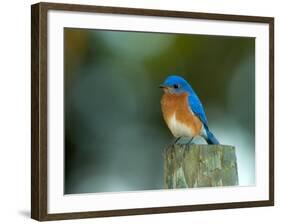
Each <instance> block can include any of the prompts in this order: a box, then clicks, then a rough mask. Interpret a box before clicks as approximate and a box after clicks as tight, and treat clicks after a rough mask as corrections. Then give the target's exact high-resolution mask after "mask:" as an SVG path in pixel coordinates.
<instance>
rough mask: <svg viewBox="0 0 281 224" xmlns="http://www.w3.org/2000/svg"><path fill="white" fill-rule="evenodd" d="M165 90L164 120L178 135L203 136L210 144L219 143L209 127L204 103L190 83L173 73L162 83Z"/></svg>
mask: <svg viewBox="0 0 281 224" xmlns="http://www.w3.org/2000/svg"><path fill="white" fill-rule="evenodd" d="M160 87H161V88H163V90H164V94H163V96H162V99H161V109H162V113H163V117H164V120H165V122H166V124H167V126H168V128H169V129H170V131H171V132H172V134H173V136H174V137H176V141H175V143H176V142H177V141H178V140H179V139H180V138H181V137H188V138H190V139H191V140H190V141H189V142H188V143H190V142H191V141H192V140H193V138H194V137H196V136H201V137H203V138H204V139H205V140H206V142H207V143H208V144H219V141H218V140H217V139H216V137H215V136H214V135H213V134H212V132H211V131H210V130H209V127H208V121H207V117H206V114H205V111H204V108H203V105H202V103H201V101H200V99H199V97H198V96H197V95H196V93H195V92H194V90H193V89H192V87H191V86H190V84H189V83H188V82H187V81H186V80H185V79H184V78H182V77H180V76H176V75H171V76H168V77H167V78H166V80H165V81H164V83H163V84H162V85H160Z"/></svg>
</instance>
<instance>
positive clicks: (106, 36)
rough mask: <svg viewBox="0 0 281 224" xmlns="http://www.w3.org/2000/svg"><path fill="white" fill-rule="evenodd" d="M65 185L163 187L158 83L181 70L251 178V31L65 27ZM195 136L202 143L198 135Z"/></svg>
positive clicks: (242, 177)
mask: <svg viewBox="0 0 281 224" xmlns="http://www.w3.org/2000/svg"><path fill="white" fill-rule="evenodd" d="M64 44H65V46H64V63H65V66H64V80H65V86H64V99H65V105H64V106H65V112H64V113H65V114H64V115H65V193H66V194H73V193H90V192H109V191H136V190H152V189H162V188H163V150H164V148H165V146H166V145H167V144H169V143H170V142H171V141H172V139H173V138H172V135H171V133H170V132H169V130H168V128H167V127H166V125H165V123H164V121H163V119H162V114H161V109H160V98H161V95H162V92H161V90H160V89H159V88H158V86H159V84H161V83H162V82H163V80H164V79H165V78H166V77H167V75H168V74H180V75H182V76H183V77H184V78H186V79H187V80H188V81H189V83H190V84H191V85H192V86H193V88H194V90H195V91H196V92H197V94H198V96H199V97H200V99H201V101H202V103H203V105H204V107H205V111H206V114H207V117H208V120H209V126H210V129H211V130H212V132H213V133H214V134H215V135H216V136H217V138H218V139H219V141H220V142H221V144H229V145H234V146H235V147H236V149H237V159H238V172H239V182H240V183H239V184H240V185H241V186H243V185H253V184H255V39H254V38H246V37H226V36H206V35H187V34H159V33H144V32H123V31H103V30H87V29H73V28H65V30H64ZM196 141H197V142H198V143H204V141H203V140H202V139H200V138H197V139H196Z"/></svg>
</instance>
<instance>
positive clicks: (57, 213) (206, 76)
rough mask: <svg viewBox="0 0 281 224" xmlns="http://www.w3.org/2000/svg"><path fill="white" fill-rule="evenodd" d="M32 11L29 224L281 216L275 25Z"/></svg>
mask: <svg viewBox="0 0 281 224" xmlns="http://www.w3.org/2000/svg"><path fill="white" fill-rule="evenodd" d="M31 9H32V10H31V11H32V13H31V16H32V24H31V26H32V27H31V28H32V33H31V39H32V49H31V57H32V65H31V71H32V74H31V77H32V83H31V87H32V90H31V93H32V94H31V97H32V100H31V101H32V103H31V104H32V105H31V106H32V108H31V109H32V125H31V126H32V130H31V132H32V145H31V150H32V153H31V154H32V158H31V160H32V164H31V176H32V178H31V179H32V189H31V192H32V193H31V196H32V200H31V202H32V203H31V217H32V218H34V219H36V220H40V221H44V220H58V219H76V218H90V217H105V216H122V215H137V214H153V213H166V212H186V211H198V210H212V209H224V208H242V207H257V206H272V205H273V204H274V103H273V101H274V18H271V17H259V16H241V15H223V14H210V13H203V12H196V13H195V12H183V11H163V10H151V9H137V8H116V7H103V6H90V5H71V4H56V3H38V4H35V5H32V7H31ZM159 87H160V88H159Z"/></svg>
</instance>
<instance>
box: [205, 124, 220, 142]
mask: <svg viewBox="0 0 281 224" xmlns="http://www.w3.org/2000/svg"><path fill="white" fill-rule="evenodd" d="M205 130H206V133H207V136H206V137H205V140H206V141H207V143H208V144H209V145H218V144H220V143H219V141H218V140H217V139H216V137H215V136H214V135H213V133H212V132H210V131H209V129H208V128H205Z"/></svg>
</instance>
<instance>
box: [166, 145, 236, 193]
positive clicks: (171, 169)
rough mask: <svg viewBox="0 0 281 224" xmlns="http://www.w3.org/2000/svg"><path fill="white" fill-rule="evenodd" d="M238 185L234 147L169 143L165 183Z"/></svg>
mask: <svg viewBox="0 0 281 224" xmlns="http://www.w3.org/2000/svg"><path fill="white" fill-rule="evenodd" d="M235 185H238V172H237V161H236V154H235V148H234V147H233V146H226V145H179V144H173V145H170V146H169V147H168V148H167V149H166V150H165V157H164V187H165V188H168V189H174V188H194V187H216V186H235Z"/></svg>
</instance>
